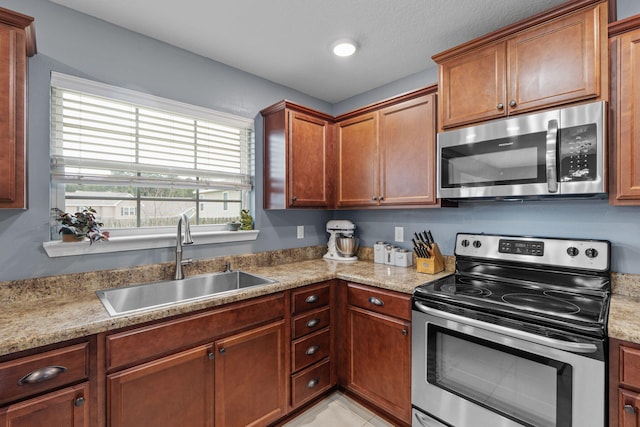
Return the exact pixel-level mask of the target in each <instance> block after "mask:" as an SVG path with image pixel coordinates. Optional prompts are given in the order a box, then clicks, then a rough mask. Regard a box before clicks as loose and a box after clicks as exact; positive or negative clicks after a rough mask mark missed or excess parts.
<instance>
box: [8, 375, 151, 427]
mask: <svg viewBox="0 0 640 427" xmlns="http://www.w3.org/2000/svg"><path fill="white" fill-rule="evenodd" d="M89 400H90V399H89V383H82V384H78V385H76V386H73V387H67V388H64V389H62V390H58V391H54V392H50V393H47V394H44V395H42V396H39V397H35V398H33V399H29V400H25V401H24V402H20V403H15V404H13V405H10V406H8V407H6V408H4V409H0V427H36V426H52V427H53V426H55V427H89V426H90V423H89V406H90V405H89ZM139 425H140V424H139Z"/></svg>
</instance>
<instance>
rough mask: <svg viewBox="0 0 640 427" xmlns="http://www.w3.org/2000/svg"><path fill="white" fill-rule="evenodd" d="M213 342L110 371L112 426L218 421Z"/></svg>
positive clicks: (205, 424) (208, 424) (197, 425)
mask: <svg viewBox="0 0 640 427" xmlns="http://www.w3.org/2000/svg"><path fill="white" fill-rule="evenodd" d="M213 357H214V353H213V344H209V345H205V346H200V347H196V348H193V349H189V350H186V351H183V352H179V353H176V354H173V355H171V356H167V357H164V358H161V359H159V360H154V361H153V362H149V363H145V364H142V365H140V366H135V367H133V368H130V369H126V370H124V371H122V372H118V373H116V374H111V375H109V376H108V377H107V411H108V420H109V423H108V424H109V425H110V426H112V427H139V426H154V427H163V426H166V427H171V426H179V425H184V423H185V422H186V420H188V425H189V426H191V427H200V426H202V427H211V426H213V360H212V358H213Z"/></svg>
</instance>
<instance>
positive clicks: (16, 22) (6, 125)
mask: <svg viewBox="0 0 640 427" xmlns="http://www.w3.org/2000/svg"><path fill="white" fill-rule="evenodd" d="M35 53H36V51H35V31H34V29H33V18H32V17H30V16H26V15H22V14H19V13H16V12H13V11H10V10H7V9H4V8H0V116H1V117H2V120H0V208H18V209H25V208H26V207H27V197H26V191H27V190H26V172H27V171H26V142H27V141H26V111H27V105H26V103H27V97H26V94H27V68H28V67H27V57H28V56H33V55H34V54H35Z"/></svg>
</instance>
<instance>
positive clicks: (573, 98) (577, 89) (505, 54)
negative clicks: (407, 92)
mask: <svg viewBox="0 0 640 427" xmlns="http://www.w3.org/2000/svg"><path fill="white" fill-rule="evenodd" d="M606 25H607V5H606V3H602V2H599V3H598V2H594V1H589V0H583V1H581V2H574V3H573V4H566V5H561V6H558V7H557V8H555V9H553V10H552V11H550V12H549V13H548V14H540V15H536V16H534V17H532V18H530V19H529V20H525V21H521V22H519V23H516V24H514V25H512V26H509V27H506V28H504V29H501V30H497V31H496V32H494V33H491V34H488V35H487V36H484V37H481V38H479V39H476V40H472V41H470V42H468V43H465V44H463V45H461V46H458V47H456V48H453V49H450V50H448V51H446V52H442V53H440V54H438V55H435V56H434V57H433V59H434V60H435V61H436V62H437V63H438V83H439V87H440V93H439V97H438V99H439V101H438V102H439V105H438V111H439V113H438V114H439V116H438V129H439V130H444V129H449V128H453V127H457V126H463V125H467V124H470V123H476V122H480V121H484V120H489V119H495V118H499V117H504V116H508V115H511V114H518V113H523V112H527V111H535V110H540V109H545V108H549V107H552V106H558V105H563V104H568V103H572V102H578V101H583V100H589V99H604V100H606V99H608V91H607V89H606V88H607V87H608V81H609V80H608V73H607V36H606V31H605V28H606Z"/></svg>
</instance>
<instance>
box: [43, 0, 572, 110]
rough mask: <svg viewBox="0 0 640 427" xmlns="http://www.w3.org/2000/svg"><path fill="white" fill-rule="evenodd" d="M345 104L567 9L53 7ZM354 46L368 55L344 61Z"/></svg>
mask: <svg viewBox="0 0 640 427" xmlns="http://www.w3.org/2000/svg"><path fill="white" fill-rule="evenodd" d="M51 1H52V2H54V3H58V4H61V5H64V6H67V7H70V8H72V9H75V10H77V11H80V12H83V13H86V14H88V15H92V16H95V17H97V18H100V19H102V20H105V21H107V22H111V23H113V24H116V25H119V26H121V27H124V28H127V29H129V30H132V31H135V32H137V33H141V34H144V35H147V36H149V37H152V38H155V39H158V40H161V41H164V42H166V43H169V44H171V45H174V46H178V47H181V48H183V49H186V50H188V51H191V52H194V53H196V54H198V55H202V56H204V57H207V58H211V59H213V60H216V61H219V62H222V63H224V64H227V65H230V66H232V67H235V68H238V69H241V70H244V71H247V72H249V73H252V74H255V75H257V76H260V77H263V78H265V79H267V80H270V81H273V82H276V83H279V84H282V85H284V86H288V87H290V88H293V89H297V90H299V91H300V92H303V93H306V94H308V95H311V96H314V97H316V98H318V99H322V100H324V101H327V102H329V103H337V102H340V101H342V100H344V99H347V98H350V97H352V96H354V95H357V94H359V93H362V92H366V91H368V90H370V89H374V88H376V87H379V86H382V85H384V84H387V83H390V82H392V81H394V80H397V79H400V78H402V77H406V76H408V75H411V74H414V73H417V72H420V71H423V70H425V69H428V68H431V67H434V66H435V64H434V63H433V61H432V60H431V56H432V55H434V54H436V53H438V52H441V51H443V50H446V49H448V48H450V47H453V46H456V45H458V44H460V43H463V42H465V41H468V40H470V39H473V38H475V37H478V36H481V35H483V34H486V33H488V32H491V31H493V30H495V29H498V28H500V27H503V26H505V25H508V24H510V23H512V22H515V21H518V20H520V19H523V18H526V17H528V16H531V15H534V14H536V13H538V12H540V11H543V10H546V9H549V8H551V7H553V6H556V5H558V4H560V3H563V2H564V1H565V0H180V1H175V0H91V1H87V0H51ZM345 37H348V38H353V39H355V40H356V41H357V42H358V43H359V45H360V49H359V50H358V52H357V53H356V54H355V55H354V56H352V57H350V58H338V57H334V56H333V55H332V54H331V52H330V46H331V44H332V43H333V42H334V41H335V40H336V39H339V38H345Z"/></svg>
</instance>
